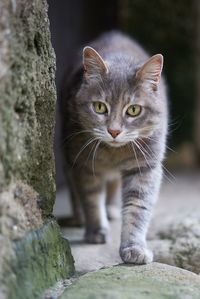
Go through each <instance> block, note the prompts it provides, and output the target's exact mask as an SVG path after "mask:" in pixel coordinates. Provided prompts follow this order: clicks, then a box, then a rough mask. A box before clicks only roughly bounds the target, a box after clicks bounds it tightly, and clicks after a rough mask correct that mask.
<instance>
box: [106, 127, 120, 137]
mask: <svg viewBox="0 0 200 299" xmlns="http://www.w3.org/2000/svg"><path fill="white" fill-rule="evenodd" d="M108 133H110V135H111V136H112V137H113V138H116V137H117V136H118V135H119V134H120V133H121V131H119V130H112V129H108Z"/></svg>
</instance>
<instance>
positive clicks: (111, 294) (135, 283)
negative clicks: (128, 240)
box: [61, 263, 200, 299]
mask: <svg viewBox="0 0 200 299" xmlns="http://www.w3.org/2000/svg"><path fill="white" fill-rule="evenodd" d="M199 285H200V277H199V276H198V275H196V274H194V273H191V272H189V271H186V270H182V269H179V268H176V267H171V266H168V265H164V264H159V263H152V264H149V265H145V266H127V265H119V266H116V267H111V268H107V269H102V270H99V271H95V272H90V273H87V274H85V275H83V276H81V277H80V278H79V279H78V280H77V281H76V282H75V283H74V284H73V285H72V286H69V287H68V288H67V289H66V291H65V292H64V294H63V295H62V296H61V299H72V298H76V299H121V298H123V299H132V298H137V299H147V298H148V299H167V298H171V299H175V298H176V299H189V298H192V299H198V298H200V288H199Z"/></svg>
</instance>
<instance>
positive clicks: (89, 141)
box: [72, 137, 98, 168]
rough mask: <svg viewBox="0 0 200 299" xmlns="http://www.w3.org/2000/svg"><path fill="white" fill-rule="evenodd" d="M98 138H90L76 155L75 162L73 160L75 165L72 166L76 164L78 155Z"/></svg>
mask: <svg viewBox="0 0 200 299" xmlns="http://www.w3.org/2000/svg"><path fill="white" fill-rule="evenodd" d="M97 139H98V138H95V137H92V138H90V139H89V140H88V141H87V142H86V143H85V144H84V145H83V146H82V147H81V149H80V151H79V152H78V154H77V155H76V157H75V159H74V162H73V165H72V168H73V167H74V165H75V164H76V161H77V159H78V157H79V156H80V154H81V153H82V152H83V151H84V149H85V148H86V147H87V146H88V145H90V144H91V143H92V142H93V141H95V140H97Z"/></svg>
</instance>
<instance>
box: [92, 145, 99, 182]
mask: <svg viewBox="0 0 200 299" xmlns="http://www.w3.org/2000/svg"><path fill="white" fill-rule="evenodd" d="M100 143H101V140H98V141H97V144H96V147H95V149H94V152H93V159H92V170H93V176H95V154H96V152H97V149H98V147H99V145H100Z"/></svg>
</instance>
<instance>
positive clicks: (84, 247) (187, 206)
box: [54, 172, 200, 273]
mask: <svg viewBox="0 0 200 299" xmlns="http://www.w3.org/2000/svg"><path fill="white" fill-rule="evenodd" d="M174 176H175V178H174V179H173V178H171V177H170V180H171V181H172V182H169V181H168V180H167V179H164V181H163V185H162V188H161V193H160V198H159V201H158V202H157V204H156V207H155V211H154V215H153V218H152V222H151V225H150V228H149V236H148V238H149V239H153V238H154V236H155V234H156V232H158V230H160V229H162V228H164V227H165V225H167V224H168V223H171V222H173V220H175V219H176V220H177V219H183V218H185V217H187V216H191V215H195V216H197V217H199V218H200V172H195V173H194V172H193V173H176V174H174ZM70 213H71V207H70V203H69V200H68V195H67V190H66V189H62V190H60V191H59V192H58V194H57V200H56V204H55V207H54V215H55V216H56V217H58V218H59V217H61V216H62V217H63V216H69V215H70ZM120 231H121V229H120V220H118V221H114V222H112V223H111V227H110V236H111V237H110V241H109V242H108V243H107V244H103V245H91V244H85V243H84V240H83V233H84V230H83V229H79V228H67V227H66V228H65V227H63V228H62V234H63V236H64V237H66V238H67V239H69V241H70V244H71V249H72V254H73V256H74V259H75V267H76V270H77V271H78V272H81V273H85V272H88V271H93V270H97V269H100V268H103V267H108V266H111V265H116V264H119V263H121V260H120V257H119V254H118V249H119V238H120Z"/></svg>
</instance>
